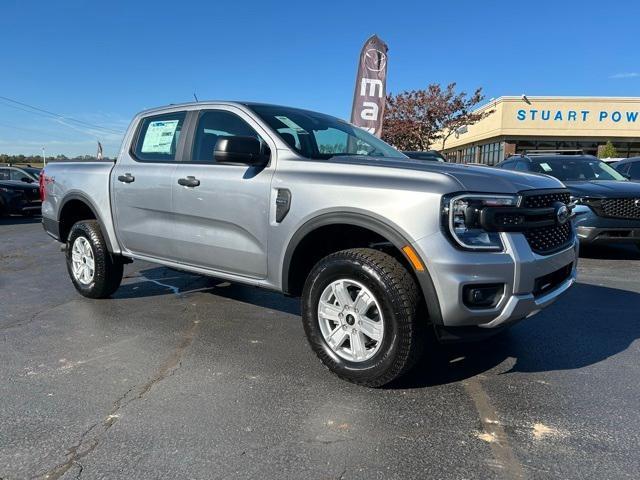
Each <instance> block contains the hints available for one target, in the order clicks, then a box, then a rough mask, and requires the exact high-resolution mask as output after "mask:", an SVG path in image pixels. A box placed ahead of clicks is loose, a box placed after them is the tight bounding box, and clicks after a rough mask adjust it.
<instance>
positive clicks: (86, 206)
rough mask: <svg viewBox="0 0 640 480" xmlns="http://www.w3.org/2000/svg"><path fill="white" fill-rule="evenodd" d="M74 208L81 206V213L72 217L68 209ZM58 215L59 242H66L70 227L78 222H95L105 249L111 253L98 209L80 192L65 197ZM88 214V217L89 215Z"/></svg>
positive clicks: (111, 248)
mask: <svg viewBox="0 0 640 480" xmlns="http://www.w3.org/2000/svg"><path fill="white" fill-rule="evenodd" d="M74 206H81V208H83V211H82V212H79V213H78V214H75V215H73V214H72V212H71V211H70V209H72V208H73V207H74ZM59 212H60V213H59V214H58V229H59V236H60V241H61V242H63V243H64V242H66V240H67V236H68V235H69V232H70V231H71V227H73V224H75V223H76V222H78V221H80V220H96V221H97V222H98V225H100V230H102V234H103V235H104V237H105V240H106V244H107V249H108V250H109V253H113V247H112V245H111V240H110V239H109V238H108V235H107V234H106V229H105V225H104V222H103V221H102V218H100V216H99V215H98V208H97V207H96V206H95V204H94V203H93V201H92V200H91V199H90V198H89V197H87V196H86V195H84V194H82V193H80V192H71V193H68V194H67V195H65V197H64V199H63V200H62V202H61V203H60V207H59ZM89 212H90V215H89Z"/></svg>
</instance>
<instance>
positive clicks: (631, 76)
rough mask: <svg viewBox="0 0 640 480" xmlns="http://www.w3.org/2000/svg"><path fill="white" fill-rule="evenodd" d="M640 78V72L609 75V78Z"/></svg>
mask: <svg viewBox="0 0 640 480" xmlns="http://www.w3.org/2000/svg"><path fill="white" fill-rule="evenodd" d="M635 77H640V73H639V72H625V73H616V74H613V75H609V78H635Z"/></svg>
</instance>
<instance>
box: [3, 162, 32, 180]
mask: <svg viewBox="0 0 640 480" xmlns="http://www.w3.org/2000/svg"><path fill="white" fill-rule="evenodd" d="M40 170H41V169H40V168H36V167H32V166H30V165H29V166H26V167H25V166H22V165H20V166H15V165H0V180H15V181H18V182H25V183H35V182H37V181H38V180H39V178H40Z"/></svg>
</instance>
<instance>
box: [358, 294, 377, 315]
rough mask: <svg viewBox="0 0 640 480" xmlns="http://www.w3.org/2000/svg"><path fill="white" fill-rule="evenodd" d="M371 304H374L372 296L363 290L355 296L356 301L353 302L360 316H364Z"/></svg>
mask: <svg viewBox="0 0 640 480" xmlns="http://www.w3.org/2000/svg"><path fill="white" fill-rule="evenodd" d="M373 304H374V300H373V296H372V295H371V294H370V293H369V291H368V290H364V289H362V290H360V291H359V292H358V295H357V296H356V299H355V301H354V302H353V306H354V308H355V309H356V311H357V312H358V313H360V314H361V315H365V314H366V313H367V311H368V310H369V309H370V308H371V306H372V305H373Z"/></svg>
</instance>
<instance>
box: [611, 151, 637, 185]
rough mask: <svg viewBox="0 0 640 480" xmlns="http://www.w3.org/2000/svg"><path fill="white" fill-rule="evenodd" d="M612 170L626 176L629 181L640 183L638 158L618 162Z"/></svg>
mask: <svg viewBox="0 0 640 480" xmlns="http://www.w3.org/2000/svg"><path fill="white" fill-rule="evenodd" d="M613 168H615V169H616V171H617V172H619V173H621V174H622V175H624V176H626V177H627V178H628V179H629V180H633V181H634V182H640V157H631V158H627V159H626V160H620V161H619V162H617V163H616V164H615V165H613Z"/></svg>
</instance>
